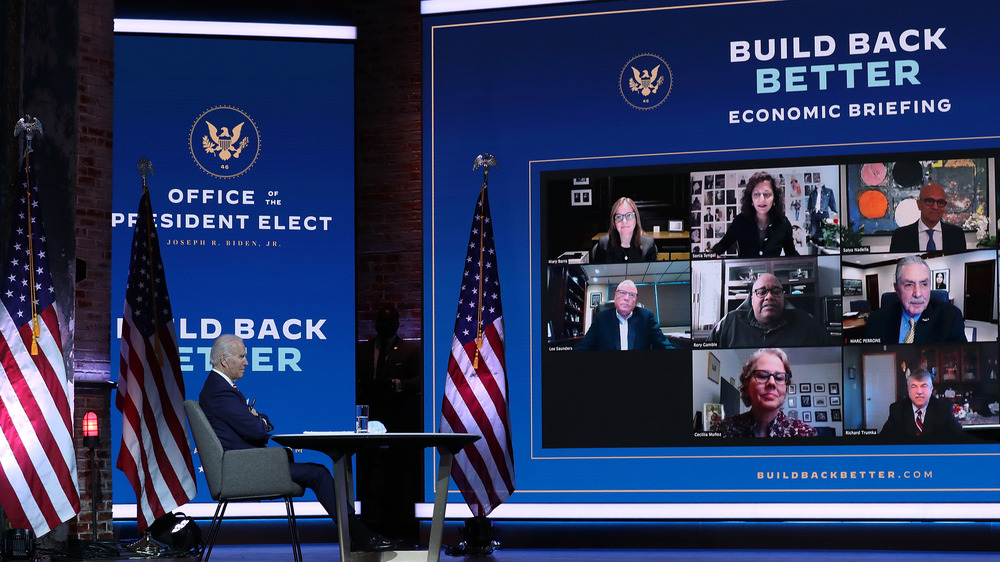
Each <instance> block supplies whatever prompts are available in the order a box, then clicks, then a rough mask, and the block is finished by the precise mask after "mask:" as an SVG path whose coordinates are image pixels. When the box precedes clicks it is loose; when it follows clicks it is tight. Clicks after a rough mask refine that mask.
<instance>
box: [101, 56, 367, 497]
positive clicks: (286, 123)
mask: <svg viewBox="0 0 1000 562" xmlns="http://www.w3.org/2000/svg"><path fill="white" fill-rule="evenodd" d="M353 57H354V48H353V45H350V44H338V43H312V42H298V41H269V40H241V39H215V38H192V37H183V38H180V37H153V36H119V37H117V38H116V43H115V77H116V78H115V128H114V134H115V149H114V159H115V160H114V182H115V185H114V204H113V209H114V215H113V217H112V221H113V224H114V228H113V246H112V251H113V256H114V259H113V270H112V277H113V282H112V286H113V293H112V301H111V302H112V311H111V313H112V317H113V318H114V319H115V332H114V333H112V342H111V357H112V370H113V372H114V374H113V375H112V378H114V379H117V368H118V360H117V357H118V355H119V349H120V343H119V339H118V332H117V326H118V325H119V323H120V321H121V313H122V306H123V304H124V288H125V279H126V275H127V272H128V259H129V243H130V241H131V238H132V228H131V225H130V222H129V221H130V215H134V213H135V212H136V208H137V205H138V201H139V197H140V195H141V191H142V190H141V180H140V178H139V176H138V174H137V173H136V163H137V162H138V160H139V158H140V157H143V156H145V157H147V158H148V159H149V160H151V161H152V163H153V167H154V174H153V175H152V176H150V178H149V185H150V194H151V198H152V204H153V211H154V213H156V214H157V215H158V218H157V228H158V234H159V238H160V247H161V251H162V253H163V262H164V267H165V268H166V274H167V283H168V288H169V291H170V300H171V302H172V303H173V313H174V317H175V328H176V331H177V335H178V339H179V344H180V353H181V359H182V362H183V366H182V368H183V371H184V384H185V390H186V393H187V397H188V398H193V399H197V397H198V393H199V392H200V390H201V387H202V384H203V383H204V380H205V375H206V373H207V371H208V350H209V349H210V347H211V345H212V341H213V340H214V338H215V337H216V336H218V335H219V334H220V333H236V334H237V335H239V336H241V337H243V338H244V341H245V342H246V344H247V348H248V355H247V360H248V361H249V362H250V365H249V367H248V368H247V374H246V376H245V378H244V379H243V380H241V381H240V390H241V391H242V392H243V393H244V394H246V395H247V396H248V397H253V398H255V399H256V400H257V402H256V407H257V409H259V410H260V411H262V412H265V413H267V414H268V415H269V416H270V417H271V419H272V420H274V422H275V426H276V427H275V431H278V432H284V433H288V432H296V431H303V430H306V429H328V430H335V429H336V430H341V429H349V428H350V427H352V424H353V404H354V361H353V357H354V335H355V333H354V332H355V330H354V317H353V314H352V313H351V311H352V310H354V266H353V264H354V218H353V200H354V147H353V142H354V100H353V92H354V86H353V68H354V61H353ZM207 123H211V124H212V125H214V127H215V131H214V132H213V131H212V130H211V128H210V127H209V126H208V124H207ZM241 123H242V127H241V128H240V129H239V131H237V130H236V128H237V126H239V125H240V124H241ZM223 127H226V131H223ZM237 132H238V133H239V137H238V138H237ZM227 134H228V136H226V135H227ZM206 137H207V138H206ZM244 139H246V144H245V145H243V146H242V150H241V151H239V153H237V150H239V149H240V146H241V144H242V141H243V140H244ZM226 140H232V141H235V142H234V143H233V145H232V146H229V145H228V143H226V142H223V141H226ZM227 146H228V148H227ZM224 153H228V154H226V155H225V157H224ZM115 414H117V412H115ZM113 420H114V423H113V427H112V431H113V438H114V440H115V441H114V446H113V450H114V454H115V455H117V451H118V443H119V441H120V439H121V431H120V430H121V418H120V416H118V415H114V416H113ZM314 455H315V454H313V455H310V453H308V452H306V453H303V454H301V455H297V458H302V459H309V458H310V457H312V456H314ZM312 460H315V461H316V462H326V463H329V459H327V458H325V457H323V458H314V459H312ZM198 464H199V461H198V458H197V456H195V467H196V468H197V467H198ZM114 475H115V481H114V496H115V497H114V501H115V503H116V504H128V503H134V501H135V496H134V494H133V492H132V489H131V487H130V486H129V484H128V482H127V481H126V480H125V478H124V475H123V474H122V473H121V472H120V471H118V470H115V471H114ZM196 501H211V499H210V498H209V496H208V490H207V487H206V486H205V484H204V481H203V480H200V481H199V493H198V497H197V498H196Z"/></svg>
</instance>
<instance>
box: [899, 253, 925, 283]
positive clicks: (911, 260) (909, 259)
mask: <svg viewBox="0 0 1000 562" xmlns="http://www.w3.org/2000/svg"><path fill="white" fill-rule="evenodd" d="M914 264H920V265H922V266H924V268H925V269H927V278H928V279H930V277H931V266H929V265H927V262H926V261H924V258H922V257H920V256H917V255H913V256H906V257H905V258H903V259H901V260H899V261H898V262H896V283H899V276H900V275H902V274H903V267H904V266H907V265H914Z"/></svg>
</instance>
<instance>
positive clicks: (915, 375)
mask: <svg viewBox="0 0 1000 562" xmlns="http://www.w3.org/2000/svg"><path fill="white" fill-rule="evenodd" d="M911 380H915V381H923V380H926V381H928V382H930V383H931V384H932V385H933V384H934V377H933V376H932V375H931V374H930V372H929V371H927V369H913V370H912V371H910V374H909V375H906V382H907V383H909V382H910V381H911Z"/></svg>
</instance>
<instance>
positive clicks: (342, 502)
mask: <svg viewBox="0 0 1000 562" xmlns="http://www.w3.org/2000/svg"><path fill="white" fill-rule="evenodd" d="M350 464H351V456H350V455H340V457H338V458H335V459H333V484H334V490H335V491H336V496H337V541H338V542H339V543H340V562H348V560H351V559H352V557H351V532H350V517H349V514H350V513H351V511H350V510H349V509H347V498H348V492H347V491H348V490H349V489H351V488H353V486H354V483H353V482H351V481H350V480H351V471H350V470H348V468H347V467H348V466H350Z"/></svg>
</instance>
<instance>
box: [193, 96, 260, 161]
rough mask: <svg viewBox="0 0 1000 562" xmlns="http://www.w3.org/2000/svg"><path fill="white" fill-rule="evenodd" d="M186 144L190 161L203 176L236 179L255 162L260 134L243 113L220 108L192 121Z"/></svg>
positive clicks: (206, 112)
mask: <svg viewBox="0 0 1000 562" xmlns="http://www.w3.org/2000/svg"><path fill="white" fill-rule="evenodd" d="M188 144H189V147H190V149H191V157H192V158H194V161H195V163H196V164H198V167H199V168H201V169H202V171H204V172H205V173H206V174H208V175H210V176H214V177H217V178H223V179H229V178H235V177H236V176H239V175H241V174H243V173H245V172H246V171H247V170H249V169H250V168H251V167H252V166H253V165H254V163H255V162H256V161H257V156H258V155H259V154H260V131H258V130H257V124H256V123H254V122H253V119H251V118H250V116H249V115H247V114H246V113H245V112H244V111H243V110H241V109H237V108H235V107H231V106H228V105H220V106H217V107H213V108H211V109H209V110H207V111H205V112H204V113H202V114H201V115H199V116H198V118H197V119H195V121H194V125H192V126H191V134H190V136H189V137H188Z"/></svg>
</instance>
